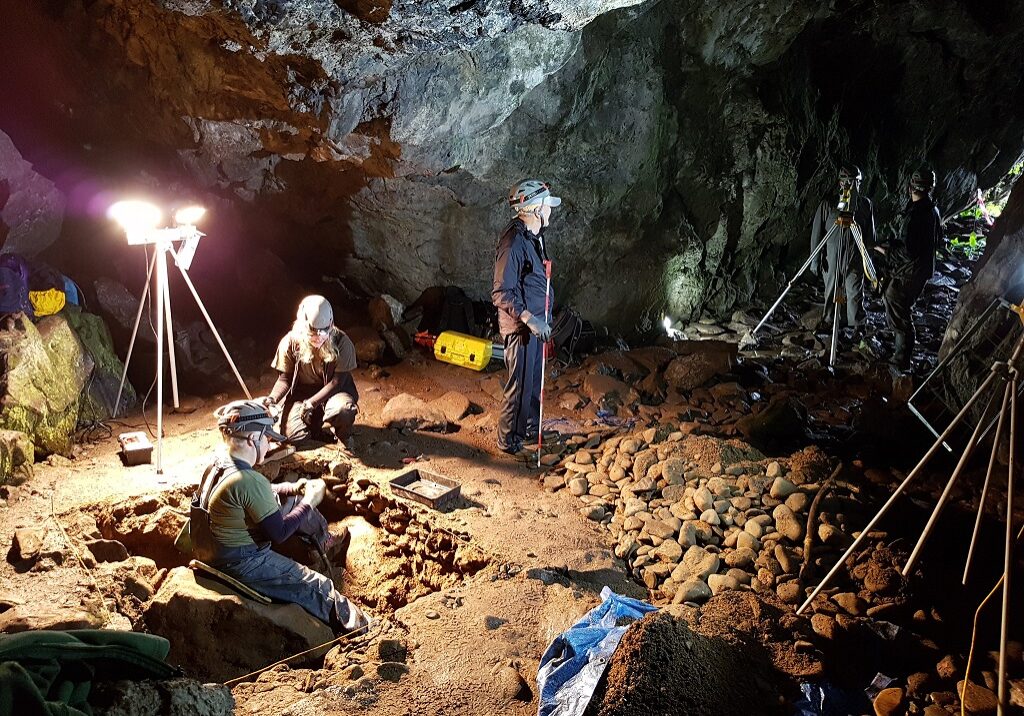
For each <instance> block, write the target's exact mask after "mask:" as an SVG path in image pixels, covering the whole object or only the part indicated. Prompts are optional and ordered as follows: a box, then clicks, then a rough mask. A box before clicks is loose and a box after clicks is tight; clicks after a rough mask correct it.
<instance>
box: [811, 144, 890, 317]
mask: <svg viewBox="0 0 1024 716" xmlns="http://www.w3.org/2000/svg"><path fill="white" fill-rule="evenodd" d="M862 178H863V175H862V174H861V171H860V169H859V168H858V167H857V166H856V165H854V164H850V163H849V162H847V163H845V164H843V165H842V167H841V168H840V169H839V183H838V190H839V193H841V192H843V191H844V190H845V189H847V188H850V189H851V190H852V191H851V203H852V204H854V211H853V220H854V221H855V222H856V223H857V226H859V227H860V230H861V234H862V235H863V236H864V246H865V248H866V249H871V248H872V247H874V245H875V215H874V208H873V207H872V205H871V200H870V199H868V198H867V197H865V196H861V195H860V185H861V179H862ZM838 196H839V194H838V193H837V195H836V196H833V197H829V198H827V199H825V200H823V201H822V202H821V203H820V204H818V208H817V210H816V211H815V212H814V219H813V220H812V222H811V250H812V251H813V250H814V248H815V247H816V246H817V245H818V243H819V242H820V241H821V240H822V238H823V237H824V236H825V234H826V233H828V230H829V229H830V228H831V227H832V226H833V225H834V224H835V223H836V218H837V217H838V216H839V210H838V208H837V203H838ZM821 256H822V254H820V253H819V254H818V256H816V257H815V258H814V261H812V262H811V271H812V272H813V273H818V271H819V266H820V267H821V268H822V269H824V270H823V271H822V272H821V273H822V279H823V280H824V284H825V319H826V321H827V322H829V323H831V321H832V311H831V310H830V307H831V305H832V301H833V295H832V294H833V293H834V292H835V288H836V278H837V276H836V274H837V272H838V274H839V275H838V279H839V281H840V282H841V283H842V284H843V287H844V294H845V296H846V311H845V316H844V312H843V311H842V309H840V311H839V317H840V320H842V319H844V318H845V323H846V325H847V326H849V327H850V328H853V329H854V330H855V331H857V332H859V331H860V330H861V328H862V326H863V324H864V271H863V268H862V262H861V256H860V252H859V250H858V248H857V246H856V244H855V243H854V241H853V239H852V238H851V237H849V236H846V234H845V232H843V231H833V232H832V235H831V236H829V238H828V244H827V245H826V247H825V251H824V256H825V258H824V260H823V261H824V264H823V265H822V264H821V263H820V262H819V259H820V258H821Z"/></svg>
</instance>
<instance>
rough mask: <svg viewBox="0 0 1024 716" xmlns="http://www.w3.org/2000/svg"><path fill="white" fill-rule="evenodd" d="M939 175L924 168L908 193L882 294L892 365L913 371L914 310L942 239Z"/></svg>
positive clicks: (915, 176)
mask: <svg viewBox="0 0 1024 716" xmlns="http://www.w3.org/2000/svg"><path fill="white" fill-rule="evenodd" d="M933 189H935V172H933V171H932V170H931V169H928V168H927V167H922V168H921V169H918V170H917V171H916V172H914V174H913V176H912V177H911V179H910V184H909V185H908V187H907V190H908V191H909V192H910V203H909V204H908V205H907V208H906V212H905V214H904V223H903V230H902V232H901V238H900V240H899V242H898V243H896V244H894V245H892V246H890V248H889V266H890V277H889V283H888V284H887V285H886V287H885V291H884V292H883V293H882V302H883V303H884V304H885V317H886V319H887V321H888V323H889V327H890V328H891V329H892V331H893V338H894V339H895V348H894V350H893V358H892V362H893V364H894V365H896V366H897V367H898V368H901V369H902V370H908V369H909V368H910V359H911V357H912V355H913V353H914V342H915V340H916V332H915V330H914V318H913V314H912V313H911V309H912V308H913V307H914V302H915V301H917V298H918V296H920V295H921V291H923V290H924V285H925V284H926V283H928V279H930V278H931V277H932V273H933V272H934V271H935V250H936V249H937V248H938V243H939V240H940V239H941V238H942V217H941V215H940V214H939V209H938V207H937V206H935V202H934V201H933V200H932V190H933Z"/></svg>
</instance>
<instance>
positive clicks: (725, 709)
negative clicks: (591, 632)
mask: <svg viewBox="0 0 1024 716" xmlns="http://www.w3.org/2000/svg"><path fill="white" fill-rule="evenodd" d="M784 681H785V680H784V679H780V678H779V676H778V674H777V673H776V672H775V671H774V670H773V668H772V664H771V659H770V657H769V655H768V653H767V652H766V651H765V650H764V648H763V647H761V646H760V645H758V644H756V643H749V644H742V645H741V644H738V643H734V642H732V641H727V640H725V639H722V638H708V637H705V636H702V635H701V634H699V633H697V632H694V631H692V630H691V629H690V627H689V625H688V624H687V623H686V621H685V620H684V619H681V618H677V617H675V616H673V615H672V614H670V613H668V612H666V611H660V612H654V613H652V614H649V615H647V616H646V617H644V618H643V619H641V620H640V621H638V622H637V623H636V624H634V625H633V626H631V627H630V628H629V630H628V631H627V632H626V634H625V636H623V638H622V641H621V642H620V644H619V648H618V649H617V650H616V651H615V655H614V656H613V657H612V660H611V663H610V664H609V666H608V671H607V673H606V677H605V679H604V680H602V683H601V685H599V687H598V690H597V692H596V693H595V694H594V698H593V699H592V700H591V703H590V707H589V708H588V711H587V714H588V716H634V715H635V714H645V716H660V715H664V716H675V715H676V714H688V713H693V714H716V715H717V716H728V715H729V714H736V715H737V716H749V715H750V714H783V713H786V710H785V709H784V707H783V703H784V699H783V697H782V693H781V689H780V686H781V685H782V684H783V683H784Z"/></svg>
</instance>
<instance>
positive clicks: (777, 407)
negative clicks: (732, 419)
mask: <svg viewBox="0 0 1024 716" xmlns="http://www.w3.org/2000/svg"><path fill="white" fill-rule="evenodd" d="M736 429H737V430H739V431H740V434H741V435H743V437H744V438H745V439H746V440H747V442H749V443H750V444H751V445H753V446H754V447H756V448H758V449H759V450H763V451H765V452H769V453H771V452H772V451H777V450H779V449H780V448H783V447H787V446H789V445H791V444H794V443H800V442H801V441H802V440H804V439H806V437H807V408H806V407H804V405H803V403H801V402H800V401H799V400H797V399H796V398H794V397H792V396H787V397H783V398H779V399H776V400H773V401H772V402H771V403H770V404H769V405H768V407H766V408H765V409H764V410H762V411H761V412H759V413H754V414H752V415H745V416H743V417H742V418H740V419H739V420H737V421H736Z"/></svg>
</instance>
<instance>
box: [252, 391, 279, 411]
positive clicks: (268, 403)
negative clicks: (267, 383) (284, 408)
mask: <svg viewBox="0 0 1024 716" xmlns="http://www.w3.org/2000/svg"><path fill="white" fill-rule="evenodd" d="M256 402H257V403H259V404H260V405H262V406H263V407H264V408H266V409H267V410H270V408H273V407H274V406H275V405H277V401H276V400H274V398H273V397H272V396H270V395H264V396H263V397H262V398H257V399H256Z"/></svg>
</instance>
